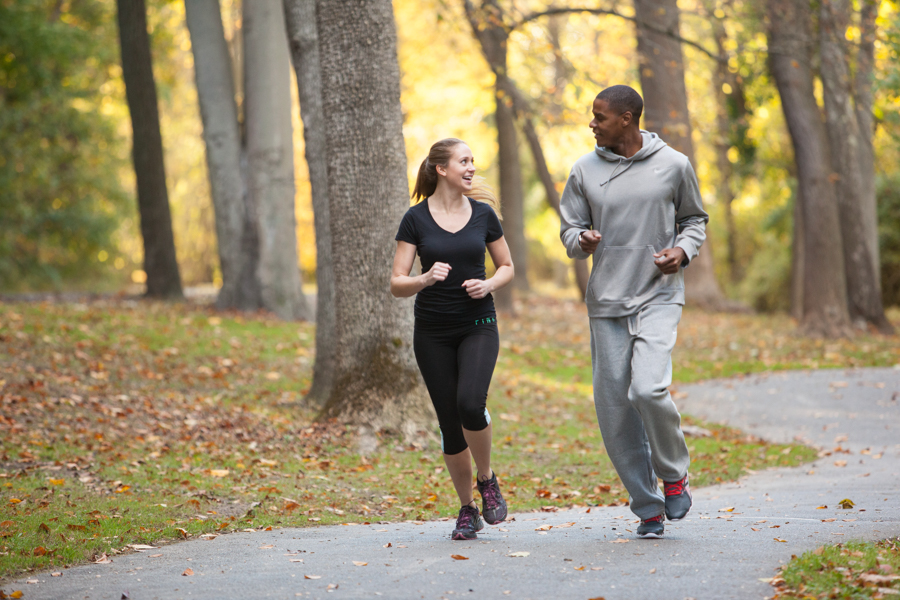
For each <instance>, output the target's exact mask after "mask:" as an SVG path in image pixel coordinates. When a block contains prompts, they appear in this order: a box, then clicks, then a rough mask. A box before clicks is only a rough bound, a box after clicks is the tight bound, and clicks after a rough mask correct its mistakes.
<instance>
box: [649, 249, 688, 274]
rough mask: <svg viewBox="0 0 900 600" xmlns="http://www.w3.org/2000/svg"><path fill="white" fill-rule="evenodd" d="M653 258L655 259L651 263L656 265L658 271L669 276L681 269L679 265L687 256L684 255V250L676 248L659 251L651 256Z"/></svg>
mask: <svg viewBox="0 0 900 600" xmlns="http://www.w3.org/2000/svg"><path fill="white" fill-rule="evenodd" d="M653 258H655V259H656V260H655V261H653V262H654V263H656V266H657V267H658V268H659V270H660V271H662V272H663V274H665V275H671V274H672V273H677V272H678V269H679V268H680V267H681V263H683V262H684V259H685V258H687V255H686V254H685V253H684V250H682V249H681V248H679V247H678V246H676V247H674V248H666V249H665V250H660V251H659V252H657V253H656V254H654V255H653Z"/></svg>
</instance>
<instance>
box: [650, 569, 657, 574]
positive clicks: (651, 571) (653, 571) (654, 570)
mask: <svg viewBox="0 0 900 600" xmlns="http://www.w3.org/2000/svg"><path fill="white" fill-rule="evenodd" d="M654 573H656V567H653V568H652V569H650V574H651V575H653V574H654Z"/></svg>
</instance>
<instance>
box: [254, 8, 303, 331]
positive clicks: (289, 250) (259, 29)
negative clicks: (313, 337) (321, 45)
mask: <svg viewBox="0 0 900 600" xmlns="http://www.w3.org/2000/svg"><path fill="white" fill-rule="evenodd" d="M243 36H244V58H245V61H246V62H245V65H244V80H245V85H244V92H245V103H244V118H245V124H246V135H247V152H248V157H249V166H250V195H251V196H252V197H253V201H254V203H255V205H256V212H257V216H258V219H259V220H258V231H259V267H258V273H259V282H260V285H261V296H262V303H263V307H264V308H266V309H267V310H270V311H272V312H274V313H275V314H276V315H278V316H279V317H280V318H282V319H286V320H294V319H307V318H309V307H308V305H307V302H306V297H305V296H304V295H303V291H302V289H301V285H300V267H299V264H298V259H297V225H296V223H297V221H296V216H295V208H294V194H295V188H294V146H293V128H292V125H291V92H290V71H289V69H290V56H289V53H288V43H287V34H286V30H285V24H284V8H283V7H282V5H281V3H275V2H259V1H253V0H249V1H247V2H245V3H244V4H243Z"/></svg>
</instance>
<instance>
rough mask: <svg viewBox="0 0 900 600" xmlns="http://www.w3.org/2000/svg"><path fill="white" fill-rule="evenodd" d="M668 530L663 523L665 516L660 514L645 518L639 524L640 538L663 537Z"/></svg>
mask: <svg viewBox="0 0 900 600" xmlns="http://www.w3.org/2000/svg"><path fill="white" fill-rule="evenodd" d="M665 530H666V527H665V525H664V524H663V516H662V515H659V516H656V517H651V518H649V519H643V520H642V521H641V524H640V525H638V528H637V534H638V537H639V538H661V537H662V536H663V532H664V531H665Z"/></svg>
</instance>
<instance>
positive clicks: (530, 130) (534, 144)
mask: <svg viewBox="0 0 900 600" xmlns="http://www.w3.org/2000/svg"><path fill="white" fill-rule="evenodd" d="M521 121H522V131H523V132H524V133H525V139H526V140H528V146H529V147H530V148H531V155H532V156H533V157H534V167H535V169H536V170H537V172H538V177H540V179H541V184H542V185H543V186H544V193H545V194H547V204H549V205H550V206H551V207H552V208H553V210H555V211H556V214H557V215H559V214H560V211H559V192H557V191H556V185H555V183H554V182H553V175H551V173H550V169H549V167H547V159H546V158H545V157H544V149H543V147H542V146H541V140H540V138H539V137H538V135H537V131H536V130H535V128H534V122H533V121H532V120H531V115H522V116H521ZM572 269H573V270H574V272H575V284H576V285H577V286H578V290H579V291H580V292H581V299H582V300H584V298H585V295H586V294H587V284H588V279H589V278H590V273H589V272H588V268H587V260H578V259H573V260H572Z"/></svg>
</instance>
